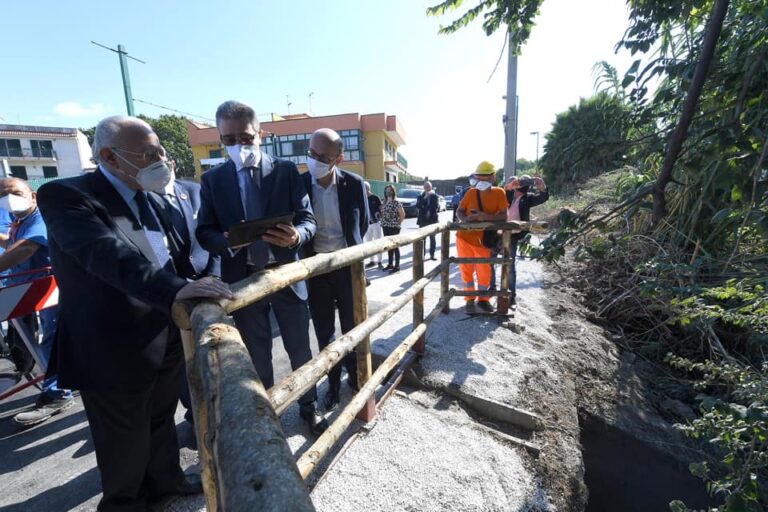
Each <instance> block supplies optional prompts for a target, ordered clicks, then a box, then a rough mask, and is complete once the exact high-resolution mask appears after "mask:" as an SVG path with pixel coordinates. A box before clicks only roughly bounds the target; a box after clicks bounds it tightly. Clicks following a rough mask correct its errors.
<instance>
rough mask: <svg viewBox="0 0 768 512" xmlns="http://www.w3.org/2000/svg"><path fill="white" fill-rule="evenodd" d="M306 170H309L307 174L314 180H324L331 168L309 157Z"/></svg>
mask: <svg viewBox="0 0 768 512" xmlns="http://www.w3.org/2000/svg"><path fill="white" fill-rule="evenodd" d="M307 168H308V169H309V174H311V175H312V177H313V178H315V179H316V180H319V179H320V178H325V177H326V176H328V174H329V173H330V172H331V171H332V170H333V167H332V166H330V165H328V164H324V163H323V162H321V161H320V160H315V159H314V158H310V157H307Z"/></svg>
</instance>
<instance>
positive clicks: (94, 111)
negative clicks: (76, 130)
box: [53, 101, 106, 117]
mask: <svg viewBox="0 0 768 512" xmlns="http://www.w3.org/2000/svg"><path fill="white" fill-rule="evenodd" d="M105 111H106V108H105V107H104V105H102V104H101V103H93V104H91V105H81V104H80V103H78V102H77V101H65V102H63V103H58V104H57V105H56V106H54V107H53V112H54V113H56V114H58V115H60V116H64V117H93V116H100V115H102V114H104V112H105Z"/></svg>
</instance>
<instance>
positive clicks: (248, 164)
mask: <svg viewBox="0 0 768 512" xmlns="http://www.w3.org/2000/svg"><path fill="white" fill-rule="evenodd" d="M216 126H217V128H218V130H219V136H220V139H221V142H222V144H224V146H225V147H226V149H227V153H228V154H229V157H230V159H229V160H228V161H227V162H225V163H223V164H221V165H219V166H217V167H215V168H213V169H211V170H209V171H207V172H206V173H205V174H203V177H202V192H201V194H202V204H201V207H200V213H199V215H198V218H197V224H198V225H197V238H198V240H200V244H201V245H202V246H203V248H205V249H206V250H208V251H210V252H211V254H216V255H220V256H221V257H222V260H221V278H222V279H223V280H224V281H225V282H227V283H233V282H235V281H239V280H241V279H244V278H245V277H247V276H249V275H251V274H253V273H254V272H259V271H261V270H264V269H266V268H271V267H275V266H278V265H281V264H284V263H290V262H292V261H297V260H298V258H299V257H298V251H299V249H300V248H301V247H302V246H303V245H304V244H306V243H307V242H308V241H309V240H310V239H311V238H312V237H313V236H314V234H315V229H316V225H315V217H314V216H313V215H312V207H311V206H310V204H309V197H308V196H307V191H306V189H305V187H304V183H303V182H302V180H301V176H300V174H299V171H298V169H297V168H296V164H294V163H293V162H290V161H287V160H278V159H276V158H272V157H270V156H269V155H267V154H266V153H264V152H262V151H260V150H259V143H260V139H259V122H258V120H257V119H256V114H255V112H254V111H253V109H252V108H251V107H249V106H248V105H245V104H244V103H240V102H237V101H227V102H224V103H222V104H221V105H220V106H219V108H218V109H217V110H216ZM284 213H293V214H294V217H293V223H292V224H279V225H277V227H275V228H272V229H270V230H268V231H267V234H265V235H264V236H262V237H261V239H259V240H257V241H255V242H253V243H252V244H250V245H248V246H246V247H242V248H233V247H230V244H229V243H228V241H227V237H228V234H229V230H230V229H231V228H232V226H235V225H236V224H239V223H240V222H242V221H244V220H251V219H260V218H265V217H270V216H275V215H280V214H284ZM270 310H271V311H273V312H274V314H275V317H276V319H277V323H278V325H279V327H280V334H281V336H282V338H283V345H284V346H285V349H286V351H287V352H288V357H289V358H290V360H291V367H292V368H293V369H294V370H295V369H297V368H299V367H301V366H302V365H303V364H305V363H306V362H307V361H309V360H310V359H312V351H311V349H310V347H309V310H308V308H307V286H306V284H305V283H304V282H303V281H300V282H298V283H296V284H294V285H292V286H291V287H288V288H284V289H282V290H280V291H277V292H275V293H273V294H272V295H270V296H269V297H266V298H264V299H262V300H260V301H259V302H257V303H255V304H252V305H250V306H248V307H245V308H243V309H240V310H239V311H236V312H235V313H234V314H233V315H232V316H233V317H234V319H235V325H236V326H237V328H238V329H239V330H240V334H241V335H242V337H243V341H244V342H245V345H246V347H247V348H248V352H249V353H250V354H251V359H252V360H253V365H254V366H255V368H256V372H257V373H258V374H259V377H260V378H261V381H262V382H263V384H264V386H265V387H266V388H270V387H272V386H273V385H274V374H273V369H272V325H271V322H270V318H269V313H270ZM316 397H317V392H316V390H315V388H312V389H311V390H309V391H308V392H307V393H306V394H304V396H302V397H301V398H300V399H299V412H300V415H301V417H302V418H303V419H304V420H305V421H306V422H307V424H308V425H309V427H310V429H311V430H312V432H313V433H315V434H320V433H322V432H323V431H324V430H325V429H326V428H327V427H328V422H327V421H326V420H325V418H323V416H322V415H321V414H320V413H319V412H318V411H317V409H316V407H315V401H316Z"/></svg>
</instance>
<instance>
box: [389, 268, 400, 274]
mask: <svg viewBox="0 0 768 512" xmlns="http://www.w3.org/2000/svg"><path fill="white" fill-rule="evenodd" d="M395 272H400V267H392V268H391V269H390V270H389V273H390V274H394V273H395Z"/></svg>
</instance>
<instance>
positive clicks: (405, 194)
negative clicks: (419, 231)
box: [397, 188, 422, 218]
mask: <svg viewBox="0 0 768 512" xmlns="http://www.w3.org/2000/svg"><path fill="white" fill-rule="evenodd" d="M421 192H422V190H421V189H420V188H404V189H402V190H401V191H400V192H398V193H397V200H398V201H400V204H402V205H403V210H405V217H406V218H408V217H418V216H419V210H418V209H417V208H416V200H417V199H418V198H419V196H420V195H421Z"/></svg>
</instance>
